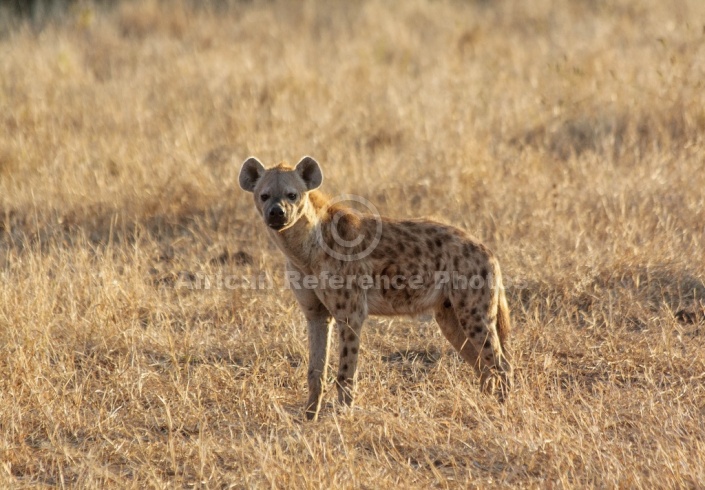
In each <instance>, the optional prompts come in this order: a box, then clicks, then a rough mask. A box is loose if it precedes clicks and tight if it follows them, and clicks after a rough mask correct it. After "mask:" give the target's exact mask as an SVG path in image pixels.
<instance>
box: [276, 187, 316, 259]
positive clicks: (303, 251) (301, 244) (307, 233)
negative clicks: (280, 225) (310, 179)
mask: <svg viewBox="0 0 705 490" xmlns="http://www.w3.org/2000/svg"><path fill="white" fill-rule="evenodd" d="M326 201H327V198H326V197H325V196H324V195H323V194H321V193H320V192H317V191H313V192H310V193H309V194H308V198H307V201H306V204H305V205H304V209H303V212H302V214H301V217H300V218H299V219H298V220H296V223H294V224H293V225H292V226H290V227H289V228H287V229H286V230H282V231H281V232H275V233H274V235H275V240H276V242H277V245H279V248H281V250H282V251H283V252H284V255H286V256H287V258H288V259H289V260H291V261H292V262H293V263H294V265H296V266H297V267H299V268H300V269H304V270H308V269H311V268H312V266H313V263H314V261H315V257H316V255H317V253H318V251H319V248H320V247H319V246H318V244H317V242H318V229H319V226H320V223H321V219H325V217H324V216H323V215H324V214H325V204H326Z"/></svg>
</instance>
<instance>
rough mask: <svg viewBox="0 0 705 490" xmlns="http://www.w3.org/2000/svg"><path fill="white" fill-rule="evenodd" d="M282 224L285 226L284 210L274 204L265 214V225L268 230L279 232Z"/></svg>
mask: <svg viewBox="0 0 705 490" xmlns="http://www.w3.org/2000/svg"><path fill="white" fill-rule="evenodd" d="M284 224H286V213H285V212H284V208H282V207H281V206H279V205H277V204H275V205H274V206H272V207H271V208H269V211H268V212H267V225H269V227H270V228H274V229H275V230H279V229H281V228H283V227H284Z"/></svg>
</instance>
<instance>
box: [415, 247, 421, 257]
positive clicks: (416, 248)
mask: <svg viewBox="0 0 705 490" xmlns="http://www.w3.org/2000/svg"><path fill="white" fill-rule="evenodd" d="M414 253H415V254H416V255H421V247H419V246H418V245H416V246H415V247H414Z"/></svg>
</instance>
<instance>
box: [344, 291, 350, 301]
mask: <svg viewBox="0 0 705 490" xmlns="http://www.w3.org/2000/svg"><path fill="white" fill-rule="evenodd" d="M345 299H350V291H348V290H347V289H346V290H345Z"/></svg>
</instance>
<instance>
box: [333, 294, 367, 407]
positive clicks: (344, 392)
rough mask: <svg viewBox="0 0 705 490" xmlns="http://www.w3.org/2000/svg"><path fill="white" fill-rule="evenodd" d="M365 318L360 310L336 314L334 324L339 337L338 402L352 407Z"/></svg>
mask: <svg viewBox="0 0 705 490" xmlns="http://www.w3.org/2000/svg"><path fill="white" fill-rule="evenodd" d="M365 316H366V315H365V312H364V311H362V308H360V309H359V310H353V311H350V312H346V313H344V314H342V315H339V314H337V313H336V323H337V325H338V333H339V335H340V362H339V364H338V377H337V385H338V402H339V403H341V404H343V405H347V406H350V405H352V401H353V389H354V385H355V371H356V370H357V357H358V354H359V352H360V333H361V331H362V324H363V322H364V321H365Z"/></svg>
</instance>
